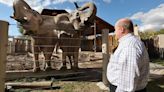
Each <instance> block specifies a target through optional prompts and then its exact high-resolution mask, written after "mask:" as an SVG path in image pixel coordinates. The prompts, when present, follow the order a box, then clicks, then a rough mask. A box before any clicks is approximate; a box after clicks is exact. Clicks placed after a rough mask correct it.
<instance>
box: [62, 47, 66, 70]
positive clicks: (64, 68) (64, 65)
mask: <svg viewBox="0 0 164 92" xmlns="http://www.w3.org/2000/svg"><path fill="white" fill-rule="evenodd" d="M66 55H67V52H65V51H64V50H63V52H62V62H63V66H62V68H61V70H66V69H67V66H66Z"/></svg>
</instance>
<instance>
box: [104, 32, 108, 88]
mask: <svg viewBox="0 0 164 92" xmlns="http://www.w3.org/2000/svg"><path fill="white" fill-rule="evenodd" d="M108 33H109V29H103V30H102V54H103V68H102V82H103V83H104V85H106V86H108V84H109V82H108V80H107V76H106V72H107V65H108V62H109V45H108V44H109V41H108Z"/></svg>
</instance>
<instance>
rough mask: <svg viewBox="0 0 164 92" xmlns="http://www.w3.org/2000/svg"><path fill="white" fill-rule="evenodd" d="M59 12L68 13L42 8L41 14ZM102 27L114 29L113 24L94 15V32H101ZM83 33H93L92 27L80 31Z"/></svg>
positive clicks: (53, 14) (52, 14) (111, 30)
mask: <svg viewBox="0 0 164 92" xmlns="http://www.w3.org/2000/svg"><path fill="white" fill-rule="evenodd" d="M61 13H68V12H67V11H66V10H57V9H53V10H52V9H43V11H42V12H41V15H50V16H55V15H57V14H61ZM103 29H109V32H113V31H114V26H113V25H111V24H109V23H108V22H106V21H105V20H103V19H101V18H100V17H98V16H96V34H101V32H102V30H103ZM82 34H83V35H93V34H94V28H93V27H92V28H90V29H88V30H86V31H84V32H82Z"/></svg>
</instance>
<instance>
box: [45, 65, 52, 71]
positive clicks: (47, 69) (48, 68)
mask: <svg viewBox="0 0 164 92" xmlns="http://www.w3.org/2000/svg"><path fill="white" fill-rule="evenodd" d="M50 70H53V69H52V68H51V67H50V66H48V67H47V68H46V69H45V71H50Z"/></svg>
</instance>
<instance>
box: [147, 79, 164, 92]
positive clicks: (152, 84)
mask: <svg viewBox="0 0 164 92" xmlns="http://www.w3.org/2000/svg"><path fill="white" fill-rule="evenodd" d="M147 92H164V77H161V78H158V79H151V81H149V83H148V88H147Z"/></svg>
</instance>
